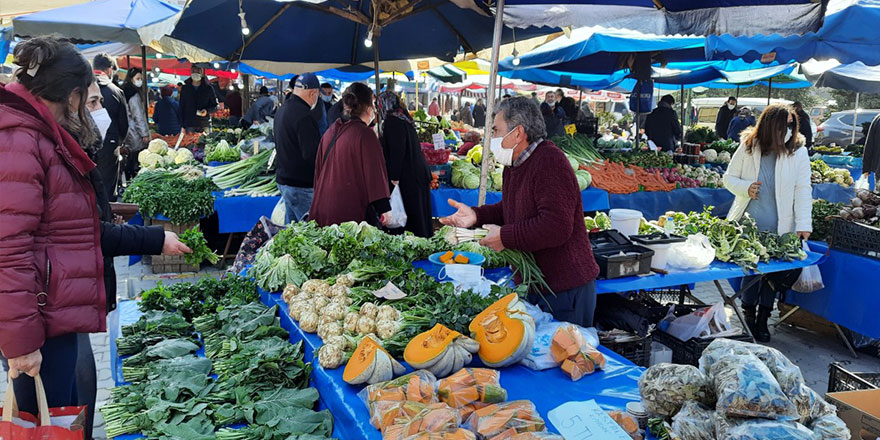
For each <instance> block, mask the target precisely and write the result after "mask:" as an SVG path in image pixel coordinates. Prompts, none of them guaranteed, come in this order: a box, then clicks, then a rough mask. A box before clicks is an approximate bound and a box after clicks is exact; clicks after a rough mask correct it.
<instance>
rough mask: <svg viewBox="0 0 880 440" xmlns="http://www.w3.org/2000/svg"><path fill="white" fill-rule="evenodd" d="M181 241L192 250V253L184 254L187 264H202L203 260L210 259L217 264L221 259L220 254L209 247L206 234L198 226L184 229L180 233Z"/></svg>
mask: <svg viewBox="0 0 880 440" xmlns="http://www.w3.org/2000/svg"><path fill="white" fill-rule="evenodd" d="M180 241H181V242H182V243H183V244H185V245H187V246H189V248H190V249H191V250H192V253H191V254H185V255H184V256H183V260H184V261H186V264H193V265H196V264H202V261H205V260H208V262H209V263H211V264H217V262H218V261H220V256H219V255H217V254H215V253H214V251H212V250H211V248H209V247H208V241H207V240H205V235H204V234H202V231H200V230H199V227H198V226H196V227H194V228H192V229H187V230H186V231H183V233H181V234H180Z"/></svg>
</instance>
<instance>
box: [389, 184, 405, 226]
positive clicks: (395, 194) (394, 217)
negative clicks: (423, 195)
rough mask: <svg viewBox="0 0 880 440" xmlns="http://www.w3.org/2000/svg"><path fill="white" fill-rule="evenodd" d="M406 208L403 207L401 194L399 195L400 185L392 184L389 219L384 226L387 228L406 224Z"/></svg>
mask: <svg viewBox="0 0 880 440" xmlns="http://www.w3.org/2000/svg"><path fill="white" fill-rule="evenodd" d="M406 218H407V217H406V210H405V209H404V208H403V196H401V195H400V186H399V185H394V190H393V191H391V221H390V222H388V224H387V225H386V226H388V227H389V228H392V229H393V228H402V227H404V226H406Z"/></svg>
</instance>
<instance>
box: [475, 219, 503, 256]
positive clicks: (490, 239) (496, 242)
mask: <svg viewBox="0 0 880 440" xmlns="http://www.w3.org/2000/svg"><path fill="white" fill-rule="evenodd" d="M483 228H485V229H486V230H488V231H489V233H488V234H487V235H486V238H484V239H482V240H480V244H481V245H483V246H486V247H488V248H490V249H492V250H493V251H495V252H501V251H503V250H504V243H502V242H501V226H498V225H483Z"/></svg>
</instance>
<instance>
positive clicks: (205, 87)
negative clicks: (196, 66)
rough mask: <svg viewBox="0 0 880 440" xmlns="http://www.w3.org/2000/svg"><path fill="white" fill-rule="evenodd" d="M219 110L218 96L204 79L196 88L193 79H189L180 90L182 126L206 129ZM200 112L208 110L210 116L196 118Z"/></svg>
mask: <svg viewBox="0 0 880 440" xmlns="http://www.w3.org/2000/svg"><path fill="white" fill-rule="evenodd" d="M216 108H217V95H216V94H215V93H214V89H213V88H212V87H211V85H210V84H207V83H206V82H205V80H204V79H202V82H201V83H199V87H198V88H196V87H195V86H194V85H193V83H192V78H188V79H187V80H186V82H185V83H184V84H183V87H181V88H180V125H181V126H183V127H185V128H189V127H199V128H204V127H206V126H207V125H208V118H209V117H210V115H211V113H213V112H214V110H215V109H216ZM199 110H207V111H208V116H204V117H202V116H196V112H197V111H199Z"/></svg>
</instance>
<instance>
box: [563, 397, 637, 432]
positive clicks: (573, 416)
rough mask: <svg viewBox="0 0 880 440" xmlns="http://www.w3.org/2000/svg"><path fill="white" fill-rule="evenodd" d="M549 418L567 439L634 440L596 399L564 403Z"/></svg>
mask: <svg viewBox="0 0 880 440" xmlns="http://www.w3.org/2000/svg"><path fill="white" fill-rule="evenodd" d="M547 418H548V419H549V420H550V423H552V424H553V426H555V427H556V429H557V430H558V431H559V433H560V434H562V436H563V437H565V438H566V439H567V440H632V437H630V436H629V434H627V433H626V431H624V430H623V428H621V427H620V425H618V424H617V422H615V421H614V419H612V418H611V416H609V415H608V414H607V413H605V411H603V410H602V408H600V407H599V405H598V404H597V403H596V401H595V400H589V401H586V402H566V403H563V404H562V405H560V406H558V407H556V408H554V409H552V410H550V412H549V413H547Z"/></svg>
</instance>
